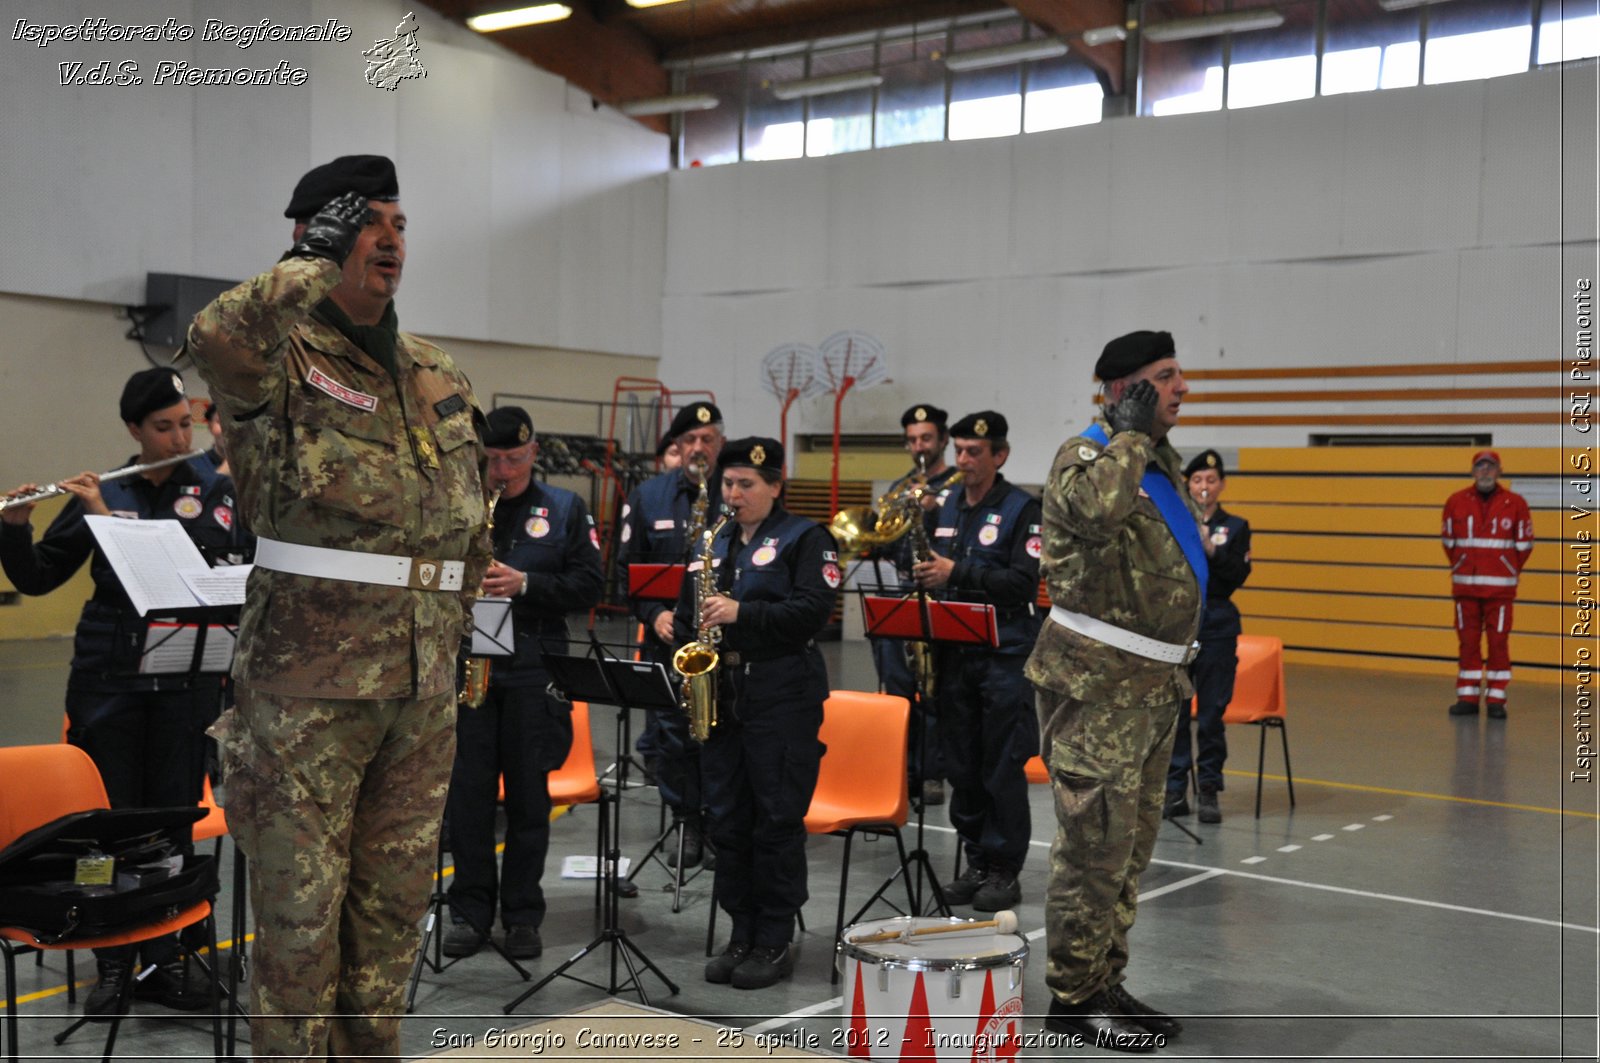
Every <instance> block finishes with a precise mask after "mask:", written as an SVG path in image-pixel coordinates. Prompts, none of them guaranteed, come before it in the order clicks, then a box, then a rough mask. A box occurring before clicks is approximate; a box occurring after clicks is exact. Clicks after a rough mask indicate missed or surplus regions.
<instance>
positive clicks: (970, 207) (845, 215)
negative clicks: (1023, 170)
mask: <svg viewBox="0 0 1600 1063" xmlns="http://www.w3.org/2000/svg"><path fill="white" fill-rule="evenodd" d="M1013 143H1014V140H1013V139H1011V138H1005V139H998V140H982V141H970V142H966V143H954V144H915V145H907V146H904V147H899V148H893V149H890V150H885V151H871V152H864V153H862V154H861V155H860V156H839V157H837V158H835V159H833V160H831V165H830V166H829V167H828V180H829V184H830V186H831V195H830V200H829V203H830V208H831V209H830V210H829V215H828V223H829V227H830V232H829V240H828V243H829V248H830V254H829V255H828V266H829V273H828V278H829V281H830V283H835V284H900V283H906V282H919V281H943V280H958V279H963V278H969V277H992V276H996V275H1000V274H1003V273H1005V272H1006V270H1007V269H1008V267H1009V265H1010V261H1009V260H1010V254H1009V248H1008V246H1007V241H1008V239H1009V237H1010V229H1011V226H1010V218H1011V203H1012V200H1011V193H1012V182H1011V174H1012V166H1011V147H1012V144H1013Z"/></svg>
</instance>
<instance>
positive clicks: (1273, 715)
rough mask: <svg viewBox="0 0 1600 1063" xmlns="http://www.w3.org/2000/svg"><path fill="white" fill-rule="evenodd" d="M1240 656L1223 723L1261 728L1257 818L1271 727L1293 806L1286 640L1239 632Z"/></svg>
mask: <svg viewBox="0 0 1600 1063" xmlns="http://www.w3.org/2000/svg"><path fill="white" fill-rule="evenodd" d="M1238 656H1239V670H1238V672H1237V673H1236V674H1235V676H1234V680H1233V700H1232V701H1230V702H1229V703H1228V707H1227V709H1225V710H1224V711H1223V713H1222V722H1223V723H1243V724H1250V725H1251V726H1254V727H1259V728H1261V742H1260V745H1259V748H1258V749H1257V751H1256V818H1257V819H1260V818H1261V782H1262V779H1263V777H1264V775H1265V772H1266V762H1267V731H1269V730H1275V731H1277V732H1278V736H1279V738H1281V739H1282V742H1283V774H1284V778H1285V779H1286V780H1287V781H1288V784H1289V807H1290V808H1291V809H1293V808H1294V772H1293V771H1292V770H1291V769H1290V767H1289V729H1288V724H1287V718H1286V709H1287V705H1286V700H1287V699H1286V695H1285V692H1284V686H1283V640H1282V639H1280V638H1273V637H1271V636H1269V635H1240V636H1239V654H1238ZM1189 711H1190V714H1191V715H1192V714H1193V713H1194V712H1195V711H1196V705H1195V704H1194V703H1193V702H1191V703H1190V707H1189Z"/></svg>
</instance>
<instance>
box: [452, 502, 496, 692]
mask: <svg viewBox="0 0 1600 1063" xmlns="http://www.w3.org/2000/svg"><path fill="white" fill-rule="evenodd" d="M504 490H505V488H503V487H497V488H495V489H494V493H493V494H491V495H490V496H489V516H488V520H487V522H486V523H487V528H486V529H485V530H486V531H488V533H489V546H490V549H493V548H494V507H495V504H496V503H498V502H499V501H500V492H502V491H504ZM489 663H490V662H489V658H487V657H468V658H467V665H466V667H465V668H464V669H463V670H462V677H461V690H460V691H459V692H458V693H457V694H456V704H457V705H465V706H466V707H467V708H469V709H476V708H478V707H479V706H481V705H482V704H483V701H484V699H485V698H487V697H488V696H489Z"/></svg>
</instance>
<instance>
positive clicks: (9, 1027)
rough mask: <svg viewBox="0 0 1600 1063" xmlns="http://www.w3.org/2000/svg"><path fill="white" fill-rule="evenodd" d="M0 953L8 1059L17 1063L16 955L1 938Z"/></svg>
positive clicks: (19, 1051)
mask: <svg viewBox="0 0 1600 1063" xmlns="http://www.w3.org/2000/svg"><path fill="white" fill-rule="evenodd" d="M0 952H4V953H5V964H6V1033H7V1037H8V1039H9V1041H10V1044H11V1052H10V1054H9V1056H8V1058H9V1059H10V1060H11V1063H17V1059H18V1057H19V1055H20V1053H21V1048H20V1045H19V1042H18V1038H19V1037H20V1034H19V1033H18V1030H17V1025H18V1024H17V954H16V952H15V951H14V950H13V949H12V946H11V942H9V941H6V940H5V939H3V938H0Z"/></svg>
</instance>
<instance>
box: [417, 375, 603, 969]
mask: <svg viewBox="0 0 1600 1063" xmlns="http://www.w3.org/2000/svg"><path fill="white" fill-rule="evenodd" d="M483 445H484V449H485V450H486V451H487V452H488V455H489V481H490V489H491V490H497V491H499V492H500V496H499V501H498V502H496V504H495V507H494V517H493V520H494V531H493V536H492V538H493V546H494V561H493V562H492V563H491V564H490V566H489V571H488V573H487V574H486V575H485V576H484V578H483V593H484V596H485V597H492V598H510V599H511V625H512V628H513V638H514V646H515V648H516V654H515V656H513V657H511V658H509V659H508V658H505V657H492V658H489V660H490V666H489V687H488V694H487V695H486V696H485V697H484V699H483V703H482V704H481V705H479V706H477V707H472V706H471V705H470V704H464V705H462V706H461V707H460V709H459V711H458V712H457V715H456V759H455V765H454V767H453V768H452V769H451V774H450V796H449V798H448V800H447V802H446V807H447V811H448V812H449V818H450V850H451V854H452V855H453V857H454V858H455V865H456V872H455V877H454V878H453V879H452V880H451V882H450V916H451V925H450V928H449V930H448V931H447V932H446V933H445V938H444V951H445V955H447V956H470V955H472V954H473V953H475V952H477V951H478V950H479V949H480V948H482V947H483V944H484V942H485V940H486V938H487V936H488V934H489V933H490V932H491V930H492V928H493V926H494V914H495V905H496V902H497V901H498V903H499V908H500V921H501V923H502V925H503V926H504V927H505V931H506V937H505V950H506V953H507V954H508V955H510V956H512V957H515V958H517V959H531V958H532V957H535V956H538V955H539V954H540V953H541V952H543V951H544V946H543V943H542V942H541V941H540V938H539V925H540V924H541V923H542V922H543V921H544V912H545V902H544V890H543V889H542V888H541V887H540V885H539V879H540V877H541V876H542V875H543V874H544V862H545V856H546V854H547V853H548V852H549V849H550V787H549V779H548V776H549V773H550V772H552V771H554V770H555V769H556V768H559V767H560V766H561V765H562V763H563V762H564V761H565V760H566V759H567V754H568V752H570V751H571V749H572V710H571V709H570V708H569V707H568V705H567V704H566V703H565V702H562V701H557V700H556V699H555V698H552V697H551V696H550V695H549V694H548V693H547V692H546V687H548V686H549V685H550V673H549V672H547V671H546V670H545V667H544V662H543V650H542V644H544V643H548V644H549V645H550V646H551V647H552V648H553V649H555V650H557V651H563V650H565V649H566V640H567V614H568V613H575V612H581V611H583V610H586V609H591V608H593V607H594V606H595V605H596V604H597V603H598V602H599V601H600V594H601V590H602V587H603V584H604V577H603V576H602V574H601V570H600V537H599V535H598V534H597V533H596V531H595V526H594V519H593V518H592V517H590V515H589V510H588V507H587V506H585V505H584V504H583V499H581V498H579V497H578V496H577V495H576V494H574V493H573V492H571V491H568V490H566V489H565V488H561V487H552V486H550V485H549V484H542V483H539V482H538V481H536V480H535V479H534V478H533V463H534V461H535V459H536V458H538V456H539V443H538V440H537V439H535V437H534V432H533V420H532V418H530V417H529V416H528V413H527V411H526V410H524V409H522V408H521V407H519V406H502V407H500V408H499V409H496V410H494V411H492V412H491V413H490V414H489V418H488V429H487V431H485V433H484V438H483ZM502 776H504V778H505V787H506V796H505V809H506V848H505V857H504V860H503V862H502V865H501V868H500V872H499V875H498V877H497V876H496V874H495V866H494V845H495V830H494V823H495V797H496V794H497V792H498V790H499V783H500V778H501V777H502Z"/></svg>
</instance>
